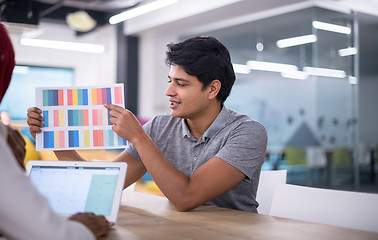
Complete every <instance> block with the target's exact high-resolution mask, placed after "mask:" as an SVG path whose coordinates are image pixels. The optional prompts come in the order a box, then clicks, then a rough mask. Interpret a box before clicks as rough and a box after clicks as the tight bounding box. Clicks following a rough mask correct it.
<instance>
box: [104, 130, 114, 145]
mask: <svg viewBox="0 0 378 240" xmlns="http://www.w3.org/2000/svg"><path fill="white" fill-rule="evenodd" d="M106 132H107V135H108V138H107V143H108V145H107V146H114V132H113V130H111V129H108V130H106Z"/></svg>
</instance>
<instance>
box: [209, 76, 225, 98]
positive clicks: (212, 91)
mask: <svg viewBox="0 0 378 240" xmlns="http://www.w3.org/2000/svg"><path fill="white" fill-rule="evenodd" d="M221 86H222V83H221V82H220V81H219V80H218V79H215V80H213V81H212V82H211V83H210V84H209V86H208V88H209V99H216V98H217V95H218V93H219V91H220V89H221Z"/></svg>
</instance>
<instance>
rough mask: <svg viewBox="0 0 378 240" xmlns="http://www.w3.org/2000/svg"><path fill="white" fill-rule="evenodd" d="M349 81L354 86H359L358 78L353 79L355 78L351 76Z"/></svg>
mask: <svg viewBox="0 0 378 240" xmlns="http://www.w3.org/2000/svg"><path fill="white" fill-rule="evenodd" d="M348 80H349V83H350V84H353V85H354V84H357V82H358V79H357V78H356V77H353V76H349V78H348Z"/></svg>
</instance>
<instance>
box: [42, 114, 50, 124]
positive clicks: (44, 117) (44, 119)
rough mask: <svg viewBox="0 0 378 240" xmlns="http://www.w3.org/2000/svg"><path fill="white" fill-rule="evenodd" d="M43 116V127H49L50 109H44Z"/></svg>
mask: <svg viewBox="0 0 378 240" xmlns="http://www.w3.org/2000/svg"><path fill="white" fill-rule="evenodd" d="M42 117H43V127H49V111H47V110H44V111H43V114H42Z"/></svg>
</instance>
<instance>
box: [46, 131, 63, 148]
mask: <svg viewBox="0 0 378 240" xmlns="http://www.w3.org/2000/svg"><path fill="white" fill-rule="evenodd" d="M64 134H65V132H64V131H44V132H43V147H44V148H64V147H65V137H64Z"/></svg>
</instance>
